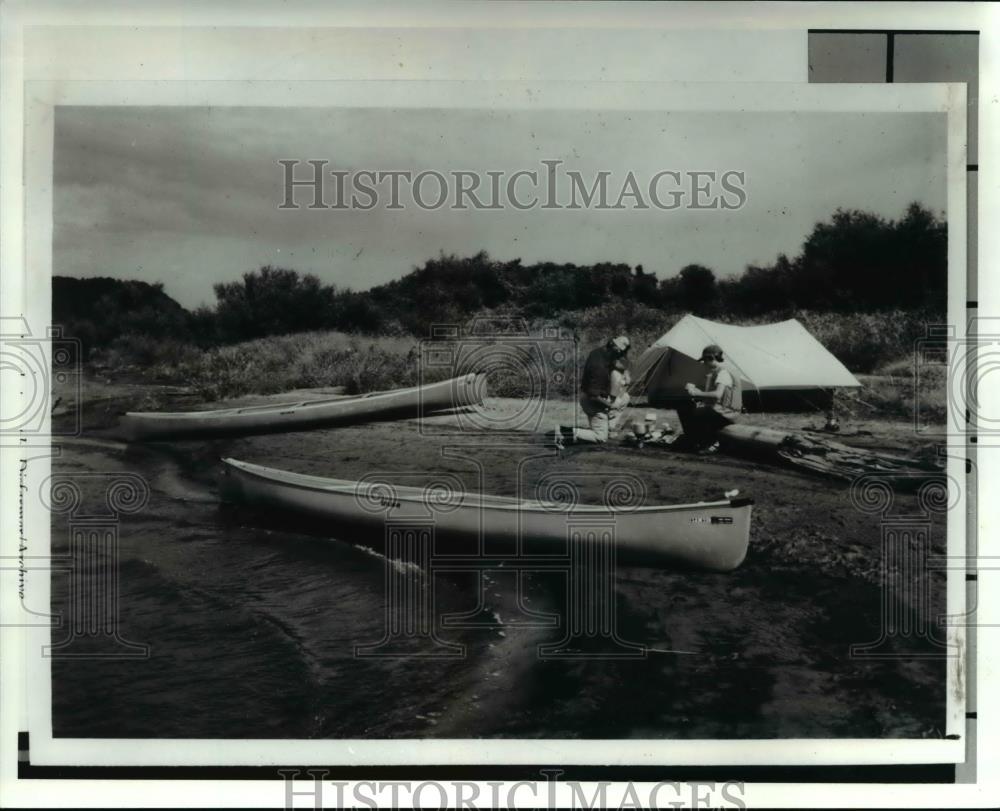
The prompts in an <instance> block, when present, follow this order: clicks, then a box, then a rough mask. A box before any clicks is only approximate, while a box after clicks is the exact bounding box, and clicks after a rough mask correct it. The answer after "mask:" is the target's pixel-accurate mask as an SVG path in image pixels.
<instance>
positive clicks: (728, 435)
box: [719, 425, 944, 488]
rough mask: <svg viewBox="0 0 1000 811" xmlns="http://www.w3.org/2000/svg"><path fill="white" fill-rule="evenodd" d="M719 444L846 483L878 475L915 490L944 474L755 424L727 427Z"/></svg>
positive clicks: (936, 468)
mask: <svg viewBox="0 0 1000 811" xmlns="http://www.w3.org/2000/svg"><path fill="white" fill-rule="evenodd" d="M719 444H720V446H721V447H722V449H723V450H725V451H727V452H731V453H736V454H739V455H749V456H764V457H769V458H772V459H776V460H781V461H782V462H783V463H785V464H788V465H791V466H792V467H796V468H799V469H802V470H809V471H812V472H814V473H821V474H823V475H827V476H833V477H835V478H838V479H843V480H846V481H853V480H854V479H856V478H858V477H859V476H862V475H864V474H866V473H878V474H882V475H884V476H885V477H886V478H889V479H892V480H893V481H894V482H896V483H897V484H898V485H899V486H902V487H907V488H909V487H914V488H917V487H920V486H921V485H922V484H923V483H925V482H927V481H930V480H939V479H940V478H941V477H942V476H943V475H944V471H943V467H942V466H940V465H937V464H932V463H928V462H925V461H923V460H920V459H911V458H908V457H903V456H896V455H894V454H888V453H882V452H880V451H871V450H865V449H863V448H852V447H850V446H849V445H844V444H842V443H840V442H834V441H832V440H829V439H820V438H818V437H815V436H807V435H805V434H801V433H798V432H795V431H777V430H775V429H773V428H763V427H760V426H754V425H729V426H726V427H725V428H723V429H722V430H721V431H719Z"/></svg>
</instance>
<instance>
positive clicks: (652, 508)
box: [221, 458, 754, 517]
mask: <svg viewBox="0 0 1000 811" xmlns="http://www.w3.org/2000/svg"><path fill="white" fill-rule="evenodd" d="M221 461H222V463H223V464H224V465H225V466H226V474H227V475H228V473H229V469H233V470H236V471H238V472H239V473H240V474H242V475H247V476H251V477H253V478H255V479H258V480H260V481H263V482H266V483H267V484H269V485H272V486H277V487H283V488H294V489H296V490H304V491H306V492H311V493H317V494H329V495H341V496H355V497H359V496H362V493H364V492H367V491H368V490H371V489H376V488H377V487H378V486H379V485H378V483H376V482H371V483H368V485H367V487H365V489H364V490H363V491H360V492H359V489H358V488H359V487H361V486H363V485H365V484H366V483H365V482H364V481H357V482H352V481H348V480H345V479H329V478H324V477H322V476H312V475H310V474H305V473H291V474H289V472H288V471H282V470H278V469H276V468H269V467H266V466H264V465H255V464H253V463H252V462H243V461H241V460H239V459H232V458H224V459H222V460H221ZM288 475H291V476H295V477H303V478H306V479H312V480H314V482H315V483H312V482H301V481H292V480H290V479H289V478H288ZM322 482H325V484H321V483H322ZM392 487H393V497H394V498H395V499H396V500H398V501H405V502H407V503H411V504H412V503H418V504H422V505H426V504H427V500H428V495H429V494H430V492H433V491H427V490H425V489H424V488H418V487H411V486H405V485H398V486H397V485H392ZM753 504H754V501H753V499H752V498H747V497H740V498H729V499H720V500H718V501H698V502H690V503H687V504H652V505H645V506H637V507H629V508H626V509H615V508H613V507H608V506H606V505H599V504H578V505H574V506H572V507H569V506H567V505H565V504H560V503H558V502H544V501H537V500H523V499H517V498H513V497H510V496H495V495H489V494H482V495H477V494H475V493H470V492H467V491H466V492H463V493H460V494H457V495H456V497H455V503H451V502H449V504H448V506H449V508H451V507H466V508H481V509H490V510H504V511H509V510H515V511H525V512H537V513H545V514H551V513H565V514H587V515H621V516H623V517H624V516H629V515H650V514H656V513H664V514H665V513H676V512H683V511H691V510H705V509H733V510H739V509H742V508H746V507H750V506H752V505H753Z"/></svg>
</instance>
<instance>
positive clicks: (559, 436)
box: [554, 335, 632, 447]
mask: <svg viewBox="0 0 1000 811" xmlns="http://www.w3.org/2000/svg"><path fill="white" fill-rule="evenodd" d="M630 347H631V342H630V341H629V339H628V337H626V336H625V335H619V336H618V337H617V338H612V339H611V340H609V341H608V342H607V343H606V344H605V345H604V346H599V347H597V349H595V350H594V351H593V352H591V353H590V355H588V356H587V362H586V363H585V364H584V366H583V379H582V380H581V381H580V406H581V408H583V413H584V414H586V415H587V419H588V421H589V424H590V427H589V428H566V427H563V426H557V427H556V429H555V431H554V439H555V443H556V445H557V446H558V447H562V446H563V445H564V444H566V443H567V442H593V443H603V442H607V441H608V436H609V435H610V433H611V431H613V430H615V428H617V426H618V423H619V421H620V420H621V417H622V414H623V413H624V411H625V408H626V406H628V402H629V396H628V386H629V383H631V382H632V379H631V377H630V375H629V372H628V361H627V356H628V351H629V348H630Z"/></svg>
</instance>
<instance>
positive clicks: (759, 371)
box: [631, 315, 861, 412]
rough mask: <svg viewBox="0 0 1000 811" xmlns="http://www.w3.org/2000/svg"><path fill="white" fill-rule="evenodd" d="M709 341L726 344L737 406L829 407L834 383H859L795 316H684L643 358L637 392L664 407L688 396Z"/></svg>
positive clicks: (701, 371) (699, 381) (700, 378)
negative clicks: (745, 321) (745, 319)
mask: <svg viewBox="0 0 1000 811" xmlns="http://www.w3.org/2000/svg"><path fill="white" fill-rule="evenodd" d="M710 344H717V345H719V346H721V347H722V350H723V353H724V356H725V360H724V366H725V367H726V368H728V369H729V370H730V372H731V373H732V375H733V379H734V380H735V381H736V383H737V387H738V389H739V391H738V392H735V394H736V395H737V402H735V403H734V405H735V407H736V408H737V410H739V409H740V408H741V407H742V410H744V411H748V412H759V411H802V410H814V409H815V410H829V409H830V407H831V405H832V398H833V389H835V388H857V387H860V386H861V384H860V383H859V382H858V380H857V378H855V377H854V375H852V374H851V373H850V372H849V371H848V370H847V369H846V368H845V367H844V365H843V364H842V363H841V362H840V361H839V360H837V359H836V358H835V357H834V356H833V355H831V354H830V352H829V351H827V349H826V348H825V347H824V346H823V345H822V344H821V343H820V342H819V341H817V340H816V339H815V338H814V337H813V336H812V335H810V334H809V332H808V331H807V330H806V328H805V327H803V326H802V324H800V323H799V322H798V321H796V320H795V319H794V318H793V319H789V320H788V321H780V322H778V323H776V324H760V325H757V326H751V327H740V326H734V325H731V324H719V323H716V322H714V321H708V320H706V319H704V318H698V317H696V316H693V315H686V316H684V318H682V319H681V320H680V321H678V322H677V324H676V325H675V326H674V327H673V329H671V330H670V331H669V332H667V334H666V335H664V336H663V337H662V338H660V339H659V340H658V341H657V342H656V343H654V344H653V345H652V346H651V347H650V348H649V349H647V350H646V351H645V352H644V353H643V354H642V355H641V356H640V357H639V360H638V362H637V363H636V367H635V370H634V374H633V383H632V388H631V392H632V394H633V395H639V394H642V393H643V392H645V394H646V397H647V399H648V401H649V404H650V405H651V406H653V407H660V408H673V407H674V406H675V405H676V403H677V402H678V401H682V400H688V399H690V397H689V395H688V394H687V392H686V391H685V388H684V387H685V386H686V385H687V384H688V383H692V384H694V385H695V386H697V387H699V388H701V387H702V386H703V385H704V384H705V377H706V370H705V366H704V365H703V364H702V363H700V362H699V361H698V360H697V359H698V358H700V357H701V352H702V350H703V349H704V348H705V347H706V346H708V345H710Z"/></svg>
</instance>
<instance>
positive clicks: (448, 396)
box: [119, 374, 486, 441]
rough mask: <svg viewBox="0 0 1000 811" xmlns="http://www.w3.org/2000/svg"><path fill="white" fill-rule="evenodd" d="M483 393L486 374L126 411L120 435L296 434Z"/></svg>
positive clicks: (468, 401) (427, 409)
mask: <svg viewBox="0 0 1000 811" xmlns="http://www.w3.org/2000/svg"><path fill="white" fill-rule="evenodd" d="M485 389H486V386H485V375H481V374H467V375H462V376H461V377H453V378H451V379H449V380H442V381H441V382H440V383H430V384H428V385H426V386H414V387H412V388H408V389H393V390H391V391H373V392H371V393H369V394H360V395H357V396H353V397H328V398H324V399H318V400H303V401H301V402H295V403H272V404H267V405H257V406H245V407H243V408H222V409H217V410H214V411H180V412H155V411H130V412H128V413H126V414H125V415H124V416H123V417H122V419H121V421H120V423H119V430H120V433H121V434H122V435H123V436H124V438H126V439H128V440H131V441H143V440H156V439H170V438H183V437H199V436H223V435H233V434H254V433H271V432H278V431H300V430H303V429H307V428H317V427H320V426H326V425H336V424H345V423H354V422H369V421H372V420H381V419H387V418H390V417H407V416H418V415H419V416H422V415H425V414H430V413H433V412H436V411H442V410H446V409H451V408H462V407H464V406H471V405H475V404H476V403H479V402H481V401H482V398H483V394H484V392H485Z"/></svg>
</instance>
